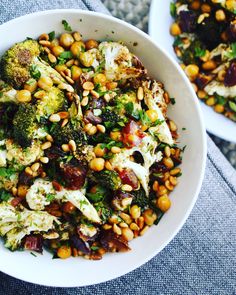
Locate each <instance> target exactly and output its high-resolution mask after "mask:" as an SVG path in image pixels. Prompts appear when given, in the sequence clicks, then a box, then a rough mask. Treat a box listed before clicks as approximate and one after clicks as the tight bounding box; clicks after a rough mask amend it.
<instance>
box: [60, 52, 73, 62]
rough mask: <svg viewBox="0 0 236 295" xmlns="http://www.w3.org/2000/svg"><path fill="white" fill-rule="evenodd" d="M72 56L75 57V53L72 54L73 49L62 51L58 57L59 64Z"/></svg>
mask: <svg viewBox="0 0 236 295" xmlns="http://www.w3.org/2000/svg"><path fill="white" fill-rule="evenodd" d="M72 57H73V54H72V52H71V51H64V52H62V53H61V54H60V55H59V57H58V60H59V64H60V65H61V64H64V63H66V61H67V60H68V59H71V58H72Z"/></svg>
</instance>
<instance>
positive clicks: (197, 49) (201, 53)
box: [194, 47, 206, 57]
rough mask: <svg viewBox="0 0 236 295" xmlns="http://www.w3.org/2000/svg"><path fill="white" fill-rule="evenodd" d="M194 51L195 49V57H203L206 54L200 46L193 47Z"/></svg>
mask: <svg viewBox="0 0 236 295" xmlns="http://www.w3.org/2000/svg"><path fill="white" fill-rule="evenodd" d="M194 51H195V56H196V57H203V56H204V55H205V54H206V50H205V49H202V48H200V47H195V48H194Z"/></svg>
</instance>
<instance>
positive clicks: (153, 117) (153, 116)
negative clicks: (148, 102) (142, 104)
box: [146, 110, 158, 123]
mask: <svg viewBox="0 0 236 295" xmlns="http://www.w3.org/2000/svg"><path fill="white" fill-rule="evenodd" d="M146 115H147V116H148V118H149V119H150V121H151V122H152V123H153V122H155V121H156V120H157V119H158V114H157V112H156V111H155V110H147V111H146Z"/></svg>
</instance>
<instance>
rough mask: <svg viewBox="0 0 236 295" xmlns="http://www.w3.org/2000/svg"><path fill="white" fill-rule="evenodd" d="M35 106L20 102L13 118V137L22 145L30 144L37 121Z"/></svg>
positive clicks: (36, 127) (36, 128)
mask: <svg viewBox="0 0 236 295" xmlns="http://www.w3.org/2000/svg"><path fill="white" fill-rule="evenodd" d="M35 111H36V109H35V107H34V106H33V105H31V104H21V105H20V106H19V109H18V111H17V112H16V114H15V116H14V119H13V138H14V140H15V141H16V142H17V143H18V144H19V145H21V146H22V147H28V146H30V145H31V143H32V140H33V138H34V134H35V132H36V131H37V130H38V123H37V120H36V115H35Z"/></svg>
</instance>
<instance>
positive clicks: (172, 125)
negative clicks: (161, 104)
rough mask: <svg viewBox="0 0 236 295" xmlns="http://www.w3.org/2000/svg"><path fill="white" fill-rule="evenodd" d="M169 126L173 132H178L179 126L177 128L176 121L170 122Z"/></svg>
mask: <svg viewBox="0 0 236 295" xmlns="http://www.w3.org/2000/svg"><path fill="white" fill-rule="evenodd" d="M169 125H170V130H171V131H176V130H177V126H176V124H175V122H174V121H172V120H170V121H169Z"/></svg>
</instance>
